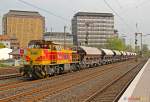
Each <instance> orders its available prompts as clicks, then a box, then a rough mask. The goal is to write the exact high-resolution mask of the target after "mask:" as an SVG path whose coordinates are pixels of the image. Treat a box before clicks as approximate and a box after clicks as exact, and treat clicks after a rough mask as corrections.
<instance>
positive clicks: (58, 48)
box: [20, 40, 79, 79]
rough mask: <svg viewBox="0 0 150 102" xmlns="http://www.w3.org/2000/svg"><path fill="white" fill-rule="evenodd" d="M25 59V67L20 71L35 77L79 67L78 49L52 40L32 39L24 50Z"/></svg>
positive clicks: (27, 75)
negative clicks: (75, 49) (74, 49)
mask: <svg viewBox="0 0 150 102" xmlns="http://www.w3.org/2000/svg"><path fill="white" fill-rule="evenodd" d="M23 59H24V67H22V68H21V69H20V72H21V73H22V74H23V75H24V76H26V77H30V78H34V79H39V78H44V77H47V76H51V75H54V74H60V73H64V72H67V71H72V70H77V68H78V67H79V56H78V54H77V52H76V51H73V50H71V49H70V48H69V47H65V48H64V46H62V45H59V44H54V43H53V42H51V41H44V40H33V41H31V42H30V43H29V48H27V49H25V50H24V54H23Z"/></svg>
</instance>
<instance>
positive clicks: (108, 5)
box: [104, 0, 133, 31]
mask: <svg viewBox="0 0 150 102" xmlns="http://www.w3.org/2000/svg"><path fill="white" fill-rule="evenodd" d="M104 3H105V4H106V5H107V7H109V8H110V9H111V10H112V11H113V12H114V13H115V14H116V16H118V17H119V18H120V20H121V21H122V22H123V23H124V24H125V25H126V26H127V27H128V29H130V30H132V31H133V29H132V28H131V27H130V26H129V25H128V24H127V23H126V21H125V20H124V18H122V17H121V16H120V15H119V14H118V13H117V12H116V11H115V10H114V9H113V8H112V7H111V6H110V4H109V3H108V2H107V1H106V0H104Z"/></svg>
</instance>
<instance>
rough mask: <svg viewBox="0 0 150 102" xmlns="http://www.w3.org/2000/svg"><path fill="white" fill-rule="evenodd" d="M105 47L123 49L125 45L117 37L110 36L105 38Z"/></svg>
mask: <svg viewBox="0 0 150 102" xmlns="http://www.w3.org/2000/svg"><path fill="white" fill-rule="evenodd" d="M107 43H108V44H107V48H108V49H113V50H125V49H126V46H125V43H124V42H123V41H122V40H121V39H120V38H117V37H114V38H111V39H108V40H107Z"/></svg>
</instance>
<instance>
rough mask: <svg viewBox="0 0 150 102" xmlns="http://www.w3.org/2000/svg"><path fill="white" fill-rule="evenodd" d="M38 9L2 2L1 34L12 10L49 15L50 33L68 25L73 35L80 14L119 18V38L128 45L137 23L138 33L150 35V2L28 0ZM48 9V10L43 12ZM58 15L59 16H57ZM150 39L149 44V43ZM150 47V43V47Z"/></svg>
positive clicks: (15, 1)
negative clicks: (4, 21)
mask: <svg viewBox="0 0 150 102" xmlns="http://www.w3.org/2000/svg"><path fill="white" fill-rule="evenodd" d="M24 1H26V2H28V3H30V4H32V5H34V6H37V7H39V8H41V9H39V8H36V7H33V6H30V5H27V4H25V3H23V2H21V0H0V33H2V27H1V26H2V23H1V21H2V16H3V14H5V13H7V12H8V11H9V10H12V9H13V10H31V11H38V12H39V13H40V14H41V15H43V16H45V19H46V28H47V31H50V30H51V28H52V30H53V31H63V26H64V25H67V31H69V32H71V30H70V28H71V19H72V17H73V15H74V14H75V13H77V12H79V11H86V12H98V13H101V12H103V13H113V14H114V15H115V28H116V29H117V30H118V31H119V35H120V36H122V35H125V36H126V37H125V38H126V41H127V43H128V44H130V43H131V44H133V43H134V33H135V32H136V31H137V30H136V23H138V31H139V32H143V33H144V34H149V33H150V13H149V10H150V0H106V1H107V3H108V5H109V6H110V7H111V8H112V9H113V10H112V9H110V7H108V5H106V2H104V1H105V0H24ZM43 9H44V10H43ZM54 15H55V16H54ZM143 39H144V41H143V42H144V43H146V44H149V43H150V36H145V37H144V38H143ZM148 40H149V41H148ZM149 46H150V44H149Z"/></svg>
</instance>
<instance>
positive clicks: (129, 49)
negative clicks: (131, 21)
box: [126, 45, 134, 52]
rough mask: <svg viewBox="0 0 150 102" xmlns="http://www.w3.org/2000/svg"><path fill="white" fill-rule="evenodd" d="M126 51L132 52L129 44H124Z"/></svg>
mask: <svg viewBox="0 0 150 102" xmlns="http://www.w3.org/2000/svg"><path fill="white" fill-rule="evenodd" d="M126 51H129V52H134V49H133V48H132V46H131V45H126Z"/></svg>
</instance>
